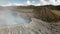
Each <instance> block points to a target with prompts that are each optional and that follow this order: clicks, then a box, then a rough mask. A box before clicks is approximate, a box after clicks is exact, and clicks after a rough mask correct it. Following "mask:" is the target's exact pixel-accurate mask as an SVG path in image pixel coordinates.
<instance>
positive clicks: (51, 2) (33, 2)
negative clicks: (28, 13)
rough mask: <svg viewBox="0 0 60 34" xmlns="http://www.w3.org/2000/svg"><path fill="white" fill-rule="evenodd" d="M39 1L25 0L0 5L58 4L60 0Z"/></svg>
mask: <svg viewBox="0 0 60 34" xmlns="http://www.w3.org/2000/svg"><path fill="white" fill-rule="evenodd" d="M39 1H40V2H38V3H36V1H32V3H31V1H30V0H27V1H26V2H25V3H11V2H9V3H7V4H2V5H0V6H28V5H35V6H41V5H55V6H57V5H60V0H57V1H55V0H49V1H45V0H39Z"/></svg>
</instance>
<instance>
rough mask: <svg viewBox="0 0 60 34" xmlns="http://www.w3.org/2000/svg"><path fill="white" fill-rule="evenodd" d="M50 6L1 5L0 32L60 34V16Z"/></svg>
mask: <svg viewBox="0 0 60 34" xmlns="http://www.w3.org/2000/svg"><path fill="white" fill-rule="evenodd" d="M31 7H32V8H31ZM50 7H52V6H47V7H46V6H43V7H42V6H38V7H35V6H28V7H20V6H19V7H16V6H14V7H13V6H11V7H0V34H60V22H59V21H60V16H59V15H58V14H56V13H54V12H52V10H56V9H55V7H54V8H53V9H51V8H50ZM46 17H48V18H46Z"/></svg>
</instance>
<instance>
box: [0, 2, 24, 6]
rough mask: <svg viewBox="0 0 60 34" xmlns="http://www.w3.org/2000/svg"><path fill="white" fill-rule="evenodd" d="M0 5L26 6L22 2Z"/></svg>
mask: <svg viewBox="0 0 60 34" xmlns="http://www.w3.org/2000/svg"><path fill="white" fill-rule="evenodd" d="M0 6H3V7H5V6H24V4H20V3H8V4H2V5H0Z"/></svg>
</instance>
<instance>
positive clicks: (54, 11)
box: [52, 10, 60, 16]
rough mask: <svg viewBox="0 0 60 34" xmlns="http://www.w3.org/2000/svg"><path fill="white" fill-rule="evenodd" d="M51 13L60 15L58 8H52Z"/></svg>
mask: <svg viewBox="0 0 60 34" xmlns="http://www.w3.org/2000/svg"><path fill="white" fill-rule="evenodd" d="M52 12H53V13H55V14H57V15H58V16H60V11H58V10H52Z"/></svg>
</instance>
